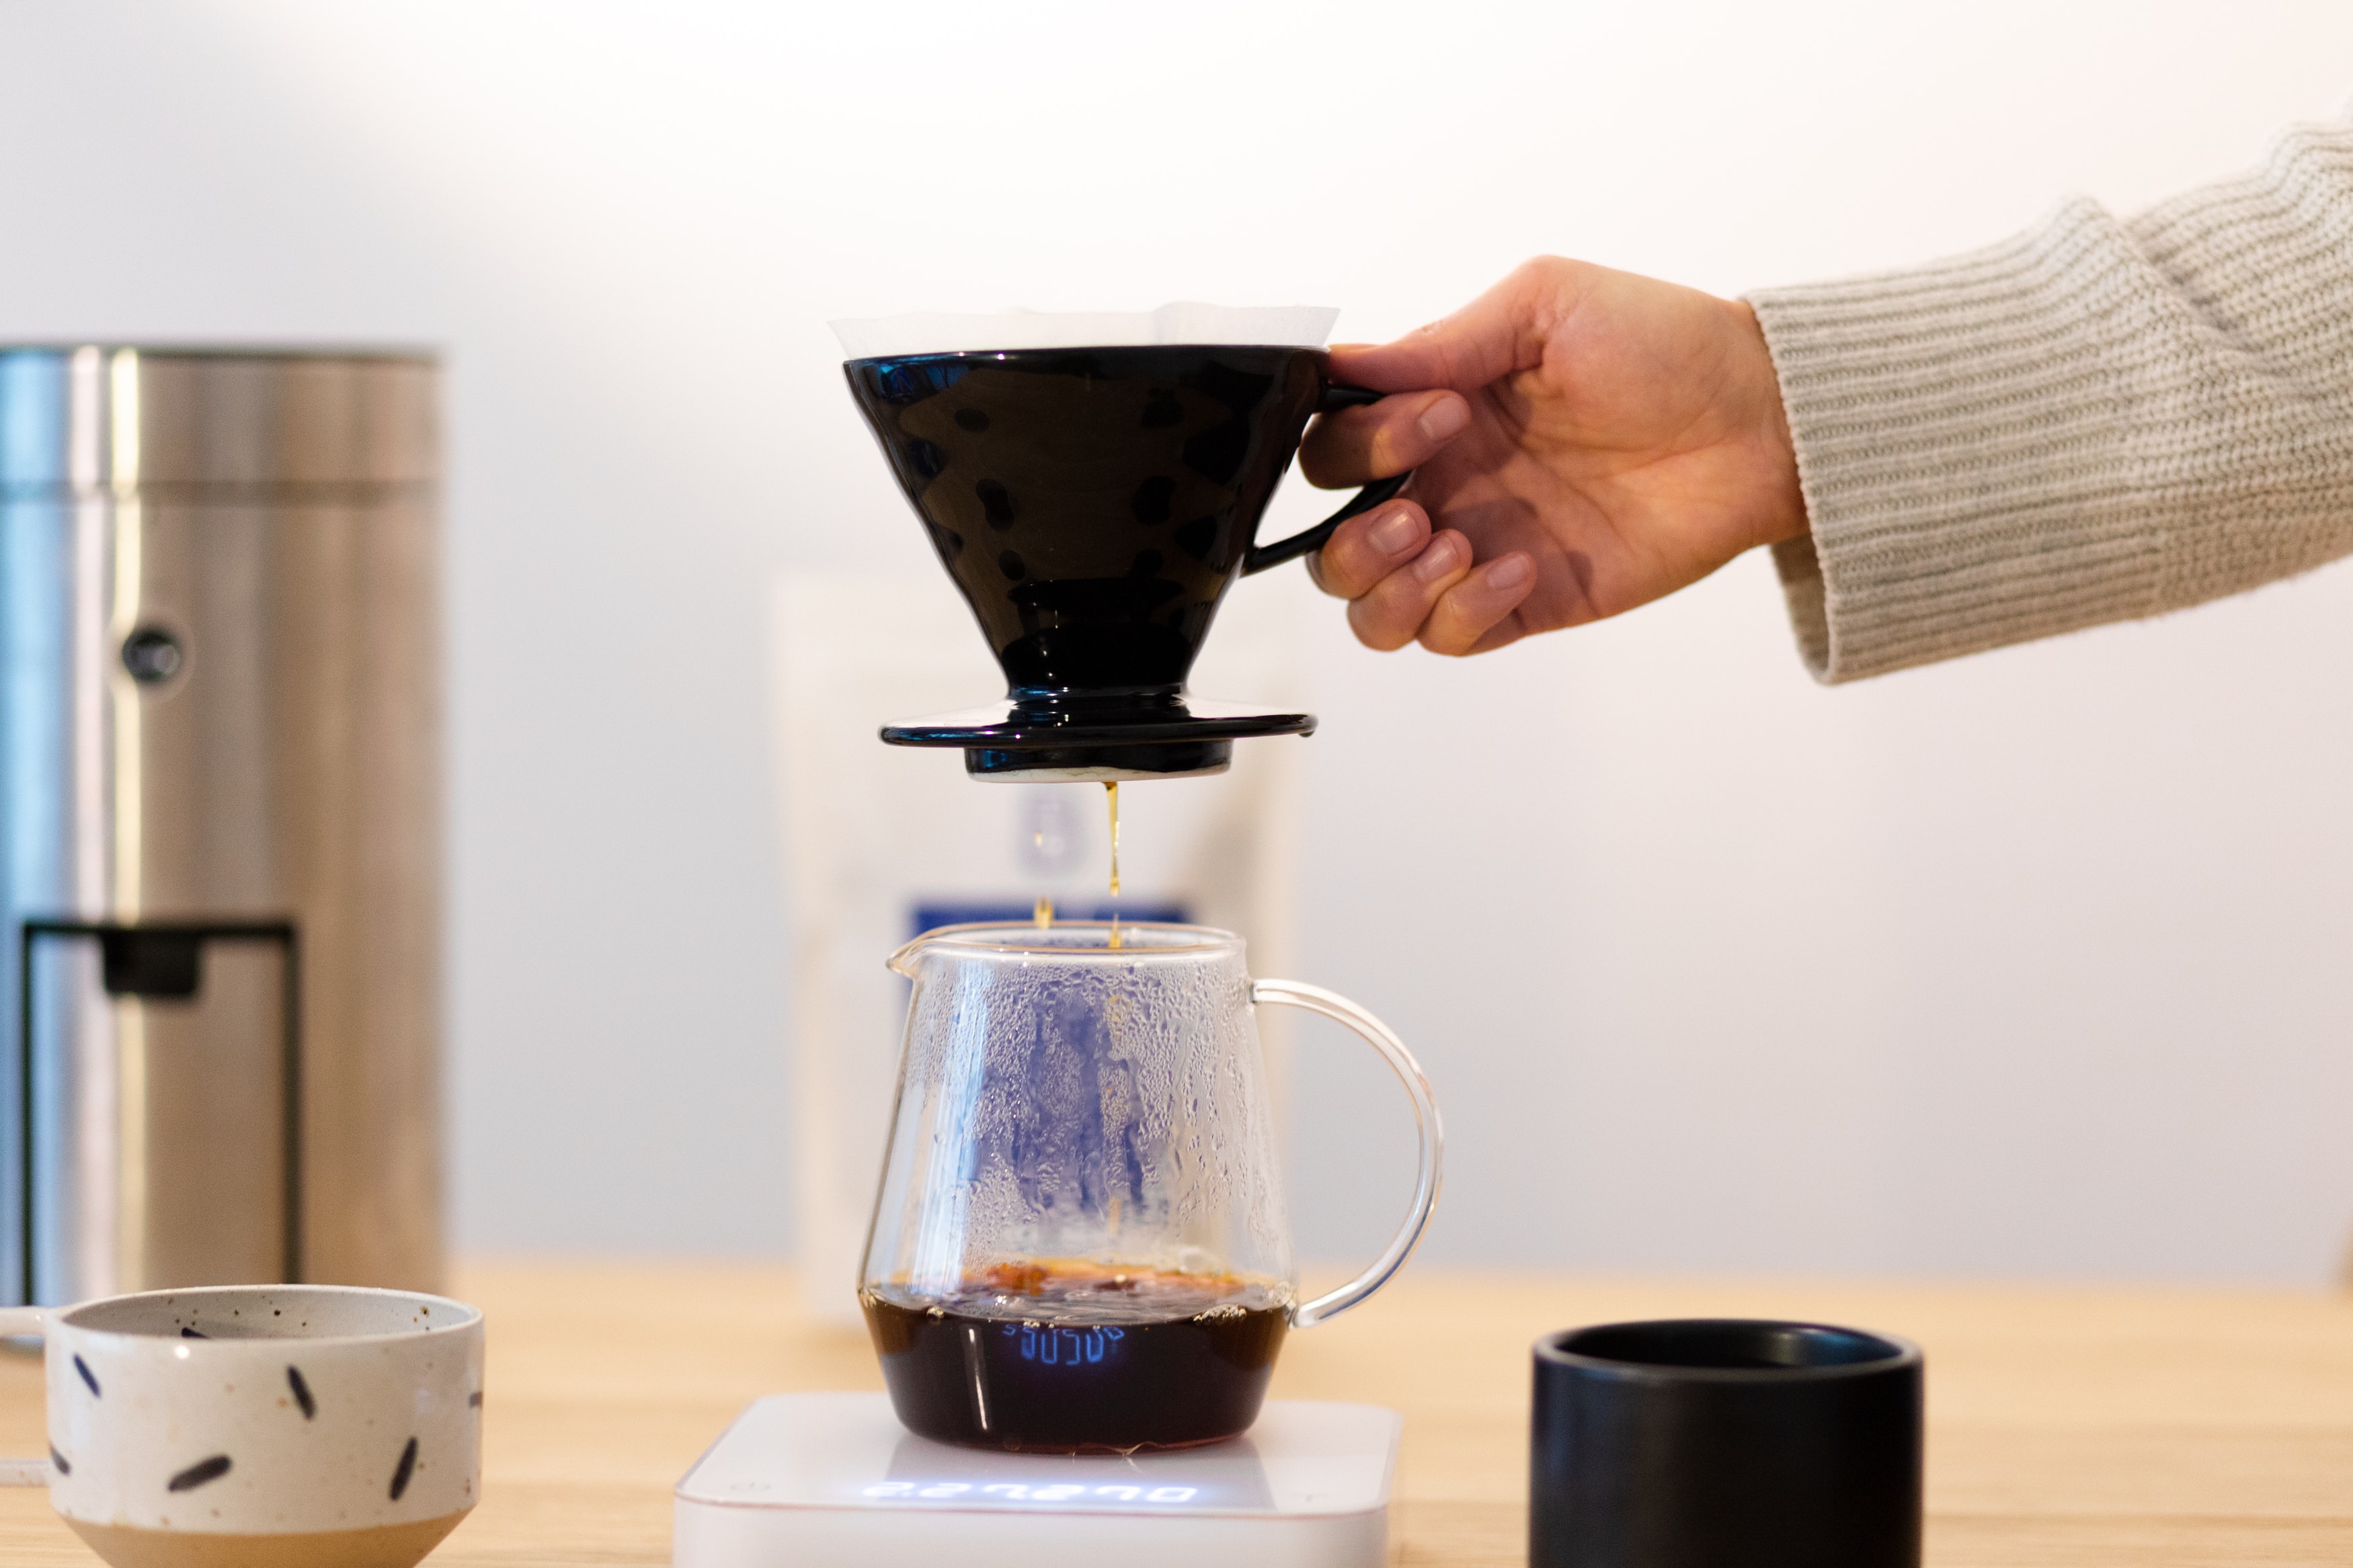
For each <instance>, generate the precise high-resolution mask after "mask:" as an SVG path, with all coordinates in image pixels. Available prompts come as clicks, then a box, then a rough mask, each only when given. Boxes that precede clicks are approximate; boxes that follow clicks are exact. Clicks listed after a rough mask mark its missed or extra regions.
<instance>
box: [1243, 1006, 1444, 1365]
mask: <svg viewBox="0 0 2353 1568" xmlns="http://www.w3.org/2000/svg"><path fill="white" fill-rule="evenodd" d="M1250 1000H1251V1002H1253V1003H1257V1004H1271V1005H1275V1006H1278V1007H1297V1008H1299V1009H1301V1010H1302V1011H1303V1012H1308V1013H1314V1014H1318V1015H1320V1016H1324V1017H1326V1018H1329V1019H1331V1020H1332V1021H1333V1022H1334V1023H1337V1024H1345V1025H1347V1026H1348V1027H1350V1028H1351V1029H1354V1030H1356V1033H1357V1034H1359V1035H1362V1036H1363V1037H1365V1043H1366V1044H1367V1045H1369V1046H1371V1047H1373V1049H1375V1050H1377V1051H1378V1052H1380V1054H1381V1059H1382V1060H1383V1061H1385V1062H1387V1063H1388V1064H1389V1069H1390V1070H1391V1071H1392V1072H1395V1073H1396V1074H1397V1075H1398V1082H1400V1083H1402V1084H1404V1085H1405V1092H1406V1097H1407V1098H1408V1099H1409V1100H1412V1101H1413V1125H1414V1131H1415V1132H1416V1133H1417V1134H1419V1137H1420V1140H1421V1167H1420V1169H1419V1171H1418V1172H1417V1173H1415V1176H1414V1182H1413V1206H1412V1208H1411V1209H1410V1210H1409V1211H1408V1212H1407V1214H1406V1216H1405V1223H1404V1224H1403V1225H1401V1226H1398V1233H1397V1235H1396V1236H1394V1237H1390V1238H1389V1245H1388V1250H1387V1251H1385V1252H1383V1253H1382V1254H1381V1255H1380V1257H1379V1258H1376V1259H1375V1260H1374V1262H1373V1266H1372V1267H1371V1268H1367V1269H1366V1270H1365V1271H1364V1272H1363V1273H1362V1274H1359V1275H1357V1276H1356V1278H1355V1279H1351V1280H1349V1281H1348V1282H1347V1283H1346V1284H1345V1285H1343V1286H1341V1287H1340V1288H1339V1289H1337V1290H1328V1291H1326V1292H1324V1294H1323V1295H1321V1296H1318V1297H1316V1298H1315V1299H1314V1300H1312V1301H1303V1302H1301V1303H1300V1304H1299V1305H1298V1306H1296V1307H1293V1309H1292V1310H1291V1326H1292V1327H1293V1328H1294V1329H1308V1328H1313V1327H1314V1326H1315V1325H1316V1324H1317V1323H1320V1322H1322V1321H1324V1319H1326V1318H1329V1317H1333V1316H1335V1315H1336V1314H1338V1313H1341V1312H1345V1311H1346V1310H1348V1309H1349V1308H1351V1307H1353V1306H1355V1305H1356V1303H1357V1302H1359V1301H1361V1300H1364V1299H1365V1298H1366V1297H1367V1296H1369V1295H1371V1294H1372V1293H1373V1292H1374V1291H1376V1290H1377V1289H1380V1288H1381V1287H1382V1286H1384V1285H1386V1284H1388V1282H1389V1277H1390V1276H1391V1275H1393V1274H1395V1273H1396V1272H1397V1271H1398V1269H1400V1268H1404V1267H1405V1260H1406V1259H1407V1258H1409V1257H1410V1256H1412V1254H1413V1249H1414V1246H1415V1244H1416V1243H1418V1242H1419V1241H1420V1240H1421V1233H1422V1229H1423V1227H1424V1226H1428V1225H1429V1224H1430V1210H1431V1209H1432V1208H1433V1207H1435V1206H1436V1205H1437V1203H1438V1181H1439V1166H1440V1163H1441V1162H1442V1161H1443V1158H1444V1155H1445V1149H1446V1133H1445V1130H1444V1129H1443V1128H1442V1127H1441V1126H1440V1124H1439V1120H1438V1101H1437V1100H1436V1099H1435V1098H1434V1097H1433V1096H1432V1095H1431V1094H1430V1080H1429V1079H1426V1078H1424V1077H1422V1075H1421V1064H1420V1063H1419V1062H1417V1061H1415V1060H1414V1059H1413V1053H1412V1052H1411V1051H1409V1050H1407V1049H1406V1048H1405V1042H1404V1041H1403V1040H1400V1039H1398V1037H1397V1036H1395V1035H1394V1034H1391V1033H1390V1032H1389V1027H1388V1025H1386V1024H1384V1023H1382V1022H1381V1021H1380V1020H1379V1019H1378V1018H1376V1017H1374V1016H1372V1015H1371V1014H1370V1013H1367V1012H1366V1011H1365V1010H1364V1009H1363V1008H1362V1007H1359V1006H1357V1005H1356V1004H1355V1003H1354V1002H1351V1001H1349V1000H1348V999H1347V998H1346V997H1345V996H1343V995H1341V994H1338V993H1337V992H1334V991H1326V990H1324V988H1323V987H1322V986H1320V985H1303V984H1300V983H1299V982H1298V981H1296V980H1253V981H1251V982H1250Z"/></svg>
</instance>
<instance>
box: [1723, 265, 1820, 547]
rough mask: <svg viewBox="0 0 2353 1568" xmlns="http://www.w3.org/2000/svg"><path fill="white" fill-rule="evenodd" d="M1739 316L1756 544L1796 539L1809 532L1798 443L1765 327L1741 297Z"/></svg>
mask: <svg viewBox="0 0 2353 1568" xmlns="http://www.w3.org/2000/svg"><path fill="white" fill-rule="evenodd" d="M1734 305H1735V308H1736V310H1738V311H1739V314H1740V336H1741V354H1742V358H1743V360H1744V362H1745V363H1746V366H1747V374H1746V376H1745V377H1744V378H1743V382H1744V384H1745V385H1746V387H1747V388H1748V389H1749V391H1748V399H1749V402H1750V418H1749V425H1750V432H1751V433H1750V437H1749V439H1750V441H1751V443H1752V444H1753V446H1754V447H1755V450H1756V453H1757V469H1758V472H1757V500H1758V513H1757V540H1756V542H1757V543H1758V544H1779V543H1781V542H1783V541H1785V540H1791V539H1802V538H1804V537H1805V535H1806V534H1807V533H1808V532H1809V531H1810V523H1809V521H1808V519H1807V516H1806V492H1805V489H1804V488H1803V487H1802V486H1801V485H1800V484H1799V480H1798V444H1797V440H1796V438H1795V437H1793V436H1792V435H1791V434H1790V432H1789V412H1788V407H1787V405H1784V404H1783V402H1782V400H1781V376H1780V373H1779V372H1778V371H1777V370H1775V369H1774V368H1773V353H1772V350H1771V349H1769V348H1768V347H1767V346H1766V342H1765V329H1764V327H1763V325H1762V324H1761V323H1760V322H1758V321H1757V311H1756V310H1755V309H1754V308H1753V307H1752V306H1750V305H1749V303H1748V301H1746V300H1735V301H1734Z"/></svg>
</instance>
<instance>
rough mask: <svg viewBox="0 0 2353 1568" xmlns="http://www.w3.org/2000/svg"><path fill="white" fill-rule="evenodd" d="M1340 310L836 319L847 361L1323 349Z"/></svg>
mask: <svg viewBox="0 0 2353 1568" xmlns="http://www.w3.org/2000/svg"><path fill="white" fill-rule="evenodd" d="M1339 319H1340V312H1339V311H1338V310H1336V309H1335V308H1333V307H1331V306H1328V305H1261V306H1234V305H1203V304H1198V303H1195V302H1193V301H1191V300H1180V301H1178V302H1176V303H1175V304H1169V305H1163V306H1161V307H1160V309H1158V310H998V311H992V312H989V313H987V314H982V315H951V314H948V313H945V312H943V311H938V310H924V311H918V312H917V313H915V314H913V315H908V316H873V317H869V318H867V319H866V320H864V321H835V322H833V323H831V325H832V327H833V335H834V336H835V337H837V338H839V339H840V340H841V353H842V357H843V358H845V359H874V358H877V357H879V356H881V355H884V354H944V353H989V352H992V351H995V350H997V349H1117V348H1136V347H1141V346H1143V345H1145V344H1149V343H1262V344H1267V345H1270V346H1272V347H1278V348H1301V349H1320V348H1322V347H1323V346H1324V340H1325V339H1327V338H1329V337H1330V336H1331V335H1332V323H1333V322H1335V321H1338V320H1339Z"/></svg>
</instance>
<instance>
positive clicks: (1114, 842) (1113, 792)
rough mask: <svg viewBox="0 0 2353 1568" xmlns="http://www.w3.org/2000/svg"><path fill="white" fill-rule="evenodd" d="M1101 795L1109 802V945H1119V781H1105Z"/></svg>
mask: <svg viewBox="0 0 2353 1568" xmlns="http://www.w3.org/2000/svg"><path fill="white" fill-rule="evenodd" d="M1103 795H1104V797H1105V798H1106V799H1108V800H1109V801H1110V802H1111V897H1112V906H1111V945H1112V946H1113V947H1117V946H1118V945H1119V781H1118V780H1117V779H1105V780H1104V781H1103Z"/></svg>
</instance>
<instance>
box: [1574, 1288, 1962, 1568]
mask: <svg viewBox="0 0 2353 1568" xmlns="http://www.w3.org/2000/svg"><path fill="white" fill-rule="evenodd" d="M1920 1416H1921V1358H1920V1352H1919V1350H1918V1349H1917V1348H1916V1347H1915V1346H1913V1345H1911V1344H1908V1343H1906V1342H1904V1341H1902V1340H1897V1339H1890V1338H1888V1337H1886V1336H1884V1335H1881V1334H1871V1333H1863V1332H1862V1331H1858V1330H1854V1329H1836V1328H1830V1327H1826V1326H1824V1325H1821V1324H1818V1323H1778V1322H1761V1321H1750V1320H1746V1319H1689V1320H1683V1321H1669V1322H1652V1323H1609V1324H1604V1325H1602V1326H1600V1327H1597V1328H1588V1329H1573V1330H1571V1331H1568V1332H1567V1333H1561V1334H1555V1335H1553V1336H1551V1337H1550V1338H1548V1339H1543V1340H1539V1341H1537V1342H1536V1347H1535V1452H1534V1456H1533V1462H1532V1465H1531V1468H1530V1475H1529V1495H1528V1562H1529V1564H1530V1568H1919V1563H1920V1459H1921V1433H1920Z"/></svg>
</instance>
